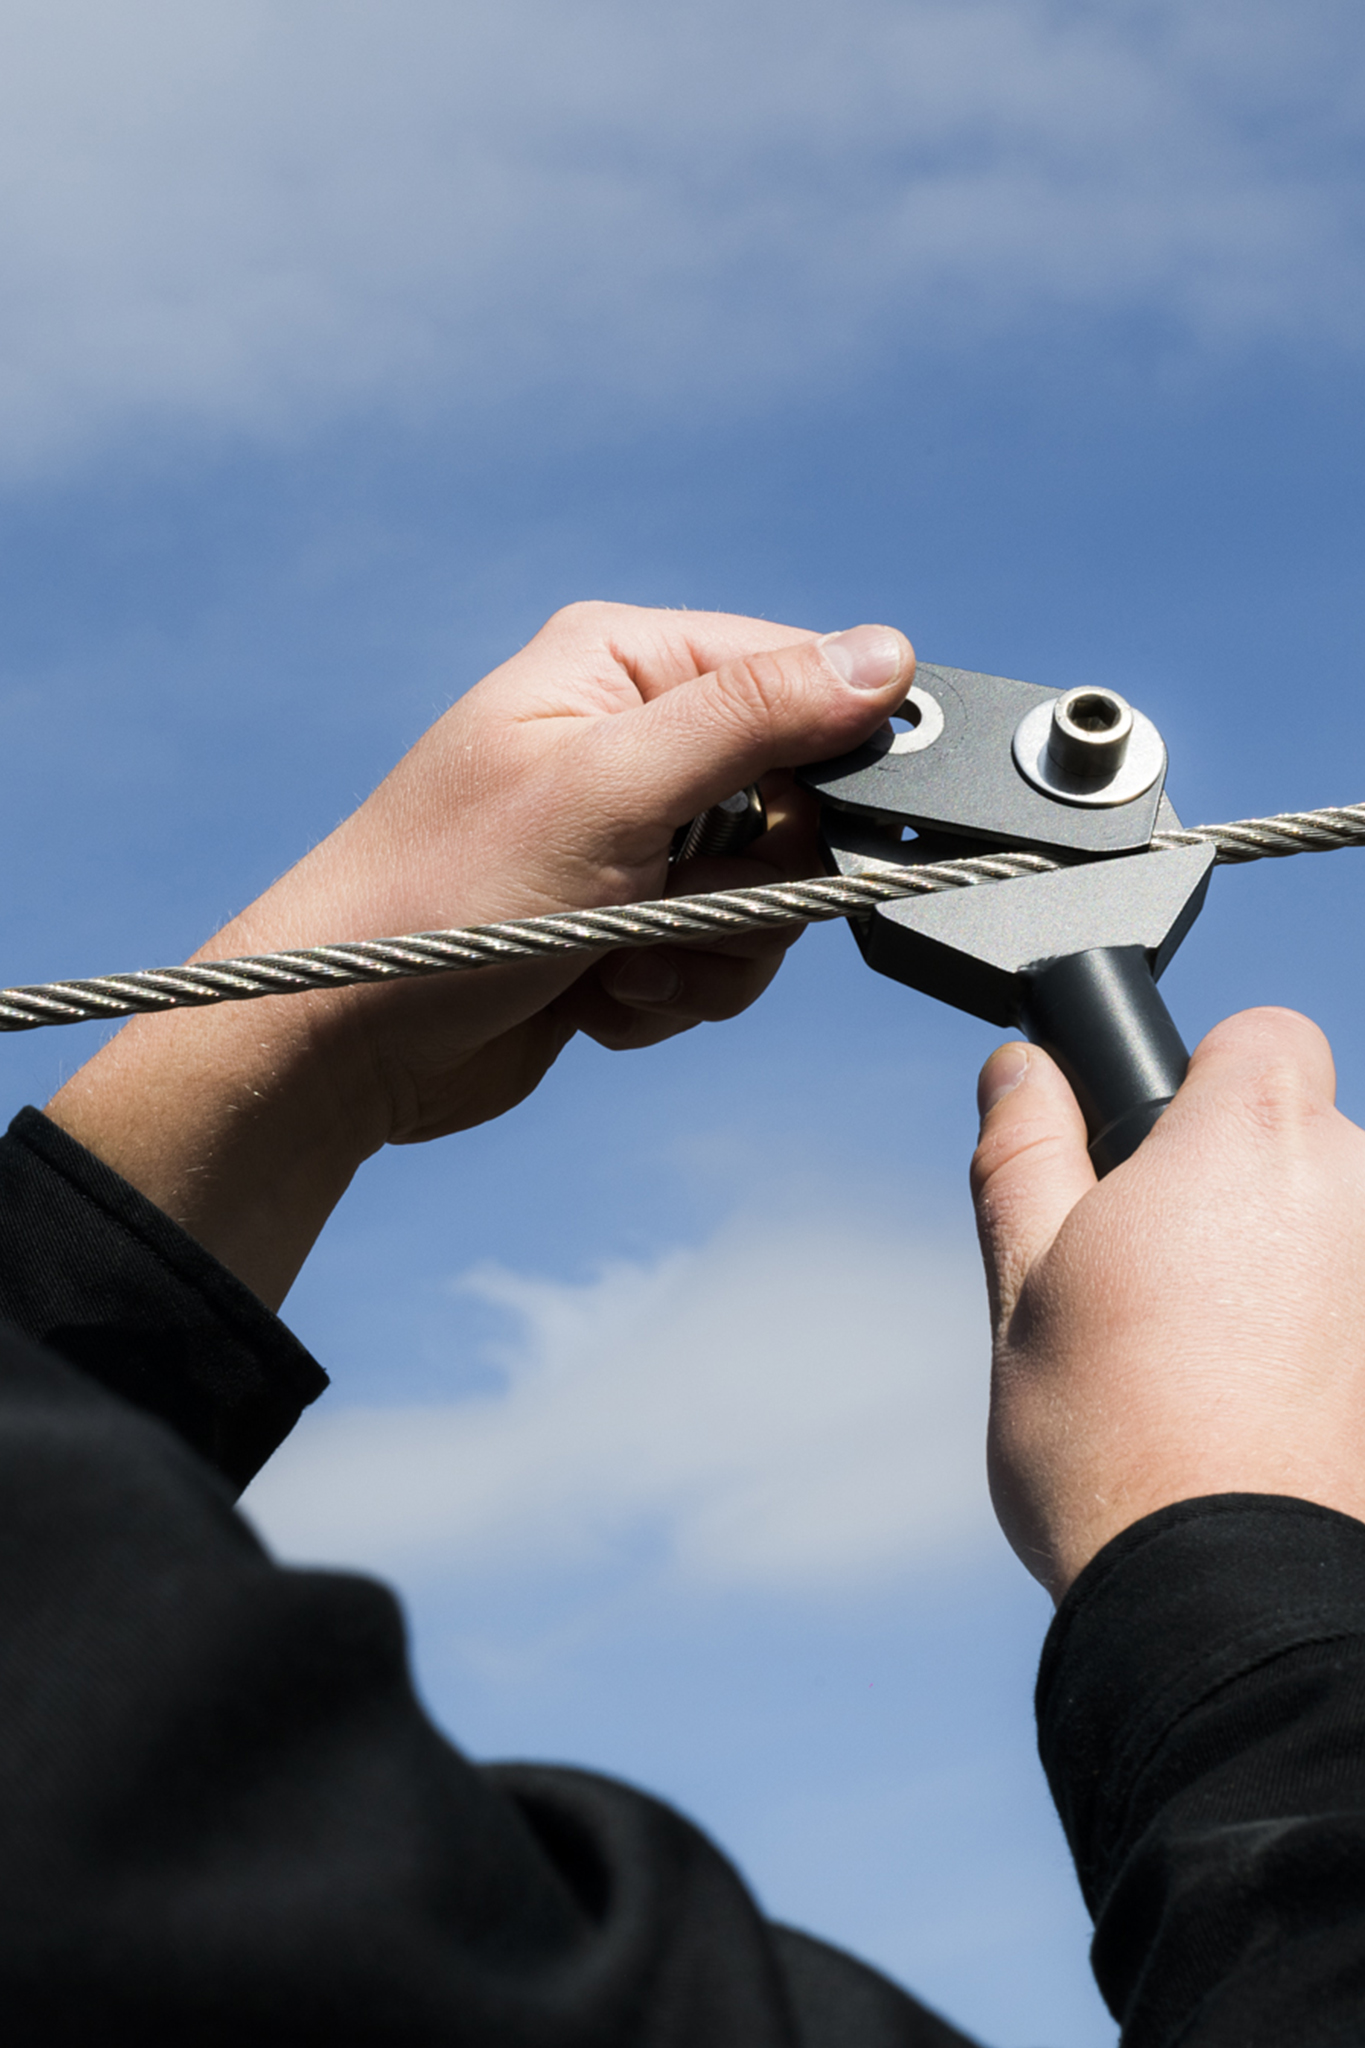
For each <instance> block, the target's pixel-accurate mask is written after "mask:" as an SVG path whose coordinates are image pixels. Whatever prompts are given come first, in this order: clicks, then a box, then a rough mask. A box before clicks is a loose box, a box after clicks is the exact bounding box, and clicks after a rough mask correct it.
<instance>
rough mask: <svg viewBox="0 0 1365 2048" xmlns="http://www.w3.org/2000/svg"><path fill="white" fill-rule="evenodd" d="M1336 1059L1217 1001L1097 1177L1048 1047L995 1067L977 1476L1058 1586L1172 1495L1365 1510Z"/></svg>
mask: <svg viewBox="0 0 1365 2048" xmlns="http://www.w3.org/2000/svg"><path fill="white" fill-rule="evenodd" d="M1335 1078H1336V1077H1335V1072H1334V1069H1333V1065H1332V1056H1331V1052H1330V1049H1329V1047H1328V1045H1327V1041H1326V1039H1325V1038H1324V1037H1323V1035H1322V1033H1321V1032H1320V1031H1319V1030H1318V1029H1317V1027H1316V1026H1315V1025H1313V1024H1311V1023H1309V1022H1308V1020H1307V1019H1306V1018H1304V1017H1300V1016H1298V1015H1296V1014H1295V1013H1294V1012H1292V1011H1288V1010H1251V1011H1247V1012H1245V1013H1244V1014H1243V1015H1241V1016H1237V1017H1233V1018H1230V1019H1229V1020H1228V1021H1227V1022H1226V1023H1223V1024H1220V1025H1219V1026H1218V1027H1217V1029H1216V1030H1214V1031H1212V1032H1210V1033H1209V1036H1208V1037H1207V1038H1206V1039H1205V1040H1204V1042H1203V1044H1202V1045H1201V1046H1200V1047H1199V1049H1198V1050H1197V1052H1196V1053H1195V1055H1194V1058H1193V1060H1192V1061H1191V1065H1190V1072H1189V1077H1188V1079H1187V1081H1186V1082H1185V1085H1184V1087H1183V1088H1182V1089H1181V1091H1180V1093H1179V1095H1178V1096H1177V1097H1176V1099H1175V1101H1174V1102H1173V1103H1172V1105H1171V1107H1170V1108H1169V1109H1168V1110H1167V1112H1166V1114H1165V1115H1164V1116H1163V1118H1162V1119H1161V1121H1160V1123H1159V1124H1158V1125H1157V1127H1156V1129H1155V1130H1154V1131H1153V1132H1152V1133H1151V1135H1150V1136H1149V1137H1148V1138H1147V1139H1146V1140H1145V1142H1144V1143H1143V1144H1142V1146H1141V1147H1140V1148H1139V1150H1138V1151H1137V1153H1136V1154H1135V1155H1134V1157H1133V1158H1132V1159H1130V1160H1128V1161H1127V1162H1126V1163H1125V1164H1124V1165H1123V1166H1120V1167H1119V1168H1117V1169H1116V1170H1115V1172H1113V1173H1112V1174H1110V1175H1109V1176H1108V1177H1107V1179H1105V1180H1104V1181H1103V1182H1101V1183H1099V1184H1098V1185H1097V1184H1096V1180H1095V1175H1094V1172H1093V1169H1092V1168H1091V1166H1090V1162H1089V1159H1088V1158H1087V1156H1086V1149H1085V1127H1084V1124H1083V1122H1082V1119H1081V1114H1080V1111H1079V1109H1078V1108H1077V1106H1076V1102H1075V1098H1074V1097H1073V1095H1072V1093H1071V1090H1070V1088H1069V1087H1068V1086H1067V1084H1066V1082H1065V1080H1064V1079H1063V1078H1062V1076H1061V1074H1060V1073H1059V1071H1058V1070H1057V1068H1056V1067H1055V1066H1054V1065H1053V1063H1052V1061H1051V1060H1050V1059H1049V1058H1048V1057H1047V1055H1046V1054H1045V1053H1043V1052H1040V1051H1039V1050H1038V1049H1037V1048H1036V1047H1034V1046H1023V1045H1007V1046H1002V1047H1001V1049H1000V1050H999V1051H998V1052H996V1053H994V1054H993V1055H992V1057H991V1058H990V1060H989V1061H988V1062H987V1063H986V1066H985V1068H984V1070H983V1072H982V1077H981V1105H982V1110H983V1122H982V1131H981V1140H980V1144H979V1146H978V1148H977V1153H976V1158H975V1161H974V1162H973V1170H972V1184H973V1192H974V1194H975V1198H976V1205H977V1219H978V1225H979V1228H980V1234H981V1243H982V1249H983V1252H984V1255H985V1261H986V1272H987V1280H988V1284H989V1288H990V1294H991V1309H992V1317H993V1322H994V1330H995V1351H994V1374H993V1387H992V1404H991V1422H990V1441H989V1461H990V1474H991V1490H992V1494H993V1497H994V1501H995V1507H996V1513H997V1514H998V1515H999V1517H1000V1521H1001V1525H1002V1527H1003V1528H1004V1530H1005V1533H1006V1535H1007V1536H1008V1537H1009V1539H1010V1542H1011V1543H1012V1544H1013V1546H1014V1548H1015V1550H1016V1551H1017V1552H1018V1554H1019V1556H1020V1558H1021V1559H1022V1560H1023V1562H1024V1563H1025V1564H1026V1565H1027V1566H1028V1568H1029V1570H1030V1571H1031V1572H1032V1573H1033V1574H1034V1575H1035V1577H1037V1578H1039V1579H1041V1580H1042V1582H1043V1584H1044V1585H1046V1586H1047V1587H1048V1588H1049V1590H1050V1591H1051V1592H1052V1594H1053V1595H1054V1597H1055V1598H1058V1599H1060V1597H1061V1596H1062V1594H1063V1593H1064V1592H1065V1591H1066V1589H1067V1587H1068V1586H1069V1585H1070V1584H1071V1582H1072V1580H1073V1579H1074V1578H1075V1577H1076V1574H1077V1573H1078V1572H1079V1571H1080V1570H1081V1569H1082V1567H1083V1566H1084V1565H1085V1564H1086V1563H1088V1561H1089V1560H1090V1559H1091V1558H1092V1557H1093V1556H1094V1555H1095V1554H1096V1552H1097V1551H1098V1550H1100V1549H1101V1548H1102V1546H1103V1545H1104V1544H1105V1543H1107V1542H1108V1541H1109V1539H1110V1538H1111V1537H1112V1536H1116V1535H1117V1534H1118V1533H1119V1532H1120V1531H1121V1530H1122V1529H1125V1528H1127V1527H1128V1526H1129V1525H1130V1524H1131V1523H1133V1522H1135V1521H1138V1520H1139V1519H1140V1518H1141V1517H1142V1516H1143V1515H1146V1514H1150V1513H1152V1512H1154V1511H1155V1510H1156V1509H1157V1508H1160V1507H1165V1506H1167V1505H1169V1504H1170V1503H1172V1502H1175V1501H1179V1500H1189V1499H1194V1498H1197V1497H1198V1496H1200V1495H1203V1494H1212V1493H1223V1492H1249V1493H1270V1494H1288V1495H1292V1496H1294V1497H1296V1498H1298V1499H1301V1500H1310V1501H1317V1502H1319V1503H1321V1504H1322V1505H1324V1506H1326V1507H1332V1508H1338V1509H1340V1510H1342V1511H1343V1512H1344V1513H1346V1514H1350V1515H1355V1516H1357V1517H1359V1518H1362V1519H1365V1232H1363V1231H1362V1217H1365V1133H1362V1132H1361V1131H1360V1130H1358V1129H1357V1127H1356V1126H1355V1125H1354V1124H1352V1123H1351V1122H1349V1121H1348V1119H1347V1118H1345V1117H1344V1116H1342V1115H1341V1114H1340V1113H1339V1112H1338V1110H1337V1109H1336V1108H1335V1106H1334V1092H1335Z"/></svg>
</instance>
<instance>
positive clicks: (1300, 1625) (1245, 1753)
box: [0, 1111, 1365, 2048]
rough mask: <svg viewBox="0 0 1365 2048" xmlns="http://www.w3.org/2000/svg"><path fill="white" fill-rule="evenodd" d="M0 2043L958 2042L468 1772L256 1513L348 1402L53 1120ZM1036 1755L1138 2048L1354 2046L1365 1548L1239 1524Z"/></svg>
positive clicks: (1058, 1692)
mask: <svg viewBox="0 0 1365 2048" xmlns="http://www.w3.org/2000/svg"><path fill="white" fill-rule="evenodd" d="M0 1316H3V1317H4V1318H5V1319H6V1322H7V1324H8V1328H7V1329H5V1330H4V1331H3V1332H0V2026H3V2030H4V2038H5V2040H6V2042H12V2043H14V2044H15V2048H21V2044H24V2048H26V2044H29V2043H32V2044H35V2048H36V2044H42V2048H48V2044H52V2048H58V2044H66V2043H72V2044H74V2043H77V2042H79V2043H80V2044H81V2048H99V2044H101V2043H103V2042H122V2041H125V2040H126V2041H133V2040H136V2041H138V2042H141V2043H152V2044H155V2043H159V2042H163V2041H164V2042H167V2043H175V2044H177V2048H180V2044H185V2048H216V2044H219V2043H221V2044H224V2048H227V2044H231V2048H244V2044H251V2048H273V2044H279V2048H285V2044H289V2048H308V2044H312V2043H317V2044H320V2048H321V2044H324V2043H325V2044H327V2048H353V2044H360V2043H365V2044H376V2048H378V2044H381V2043H382V2044H384V2048H409V2044H411V2048H416V2044H419V2043H420V2044H423V2048H425V2044H432V2048H436V2044H441V2048H494V2044H497V2048H920V2044H923V2048H947V2044H951V2043H953V2042H961V2041H964V2040H965V2038H966V2037H965V2036H963V2035H960V2034H958V2033H956V2032H955V2031H954V2030H953V2029H952V2028H951V2027H949V2026H948V2025H947V2024H946V2023H945V2022H943V2021H941V2020H938V2019H936V2018H935V2017H934V2016H933V2015H932V2014H930V2013H928V2012H927V2011H925V2009H924V2008H922V2007H921V2006H919V2005H917V2004H916V2003H915V2001H914V2000H913V1999H911V1998H910V1997H908V1995H907V1994H905V1993H904V1992H902V1991H900V1990H898V1989H897V1988H896V1987H895V1986H893V1985H891V1984H889V1983H887V1982H886V1980H885V1979H883V1978H881V1977H879V1976H878V1975H877V1974H876V1973H875V1972H873V1971H871V1970H868V1969H866V1968H865V1967H863V1966H862V1965H860V1964H858V1963H855V1962H854V1961H852V1960H851V1959H849V1958H847V1957H844V1956H841V1955H840V1954H838V1953H837V1952H836V1951H834V1950H832V1949H829V1948H826V1947H824V1946H823V1945H822V1944H820V1943H818V1942H815V1941H812V1940H810V1939H809V1938H808V1937H806V1936H803V1935H799V1934H795V1933H793V1932H791V1931H790V1930H787V1929H783V1928H779V1927H774V1926H772V1925H771V1924H769V1923H768V1922H766V1921H765V1920H764V1919H763V1918H762V1916H761V1915H760V1914H759V1912H758V1910H757V1908H756V1906H755V1905H754V1903H753V1901H752V1900H751V1899H750V1898H749V1896H748V1894H747V1893H746V1891H745V1889H744V1886H743V1884H742V1883H741V1881H740V1879H739V1878H738V1876H737V1875H736V1874H735V1872H734V1870H733V1869H732V1868H731V1867H730V1865H729V1864H728V1863H727V1862H726V1861H725V1859H724V1858H723V1857H722V1856H721V1854H720V1853H719V1852H718V1851H717V1850H716V1849H715V1848H714V1847H713V1846H712V1845H711V1844H710V1843H709V1842H708V1841H707V1840H706V1838H705V1837H704V1836H703V1835H701V1834H700V1833H699V1832H698V1830H697V1829H696V1828H694V1827H693V1826H691V1824H690V1823H689V1822H687V1821H686V1820H684V1819H682V1818H681V1817H680V1816H679V1815H677V1814H675V1813H673V1812H672V1811H670V1810H669V1809H668V1808H667V1807H664V1806H662V1805H660V1804H658V1803H657V1802H655V1801H653V1800H650V1799H648V1798H646V1797H644V1796H643V1795H642V1794H640V1793H637V1792H634V1791H631V1790H628V1789H627V1788H625V1787H624V1786H621V1785H617V1784H613V1783H612V1782H610V1781H609V1780H606V1779H602V1778H596V1777H591V1776H588V1775H586V1774H582V1773H576V1772H572V1771H564V1770H548V1769H538V1768H534V1767H528V1766H522V1765H517V1766H501V1767H497V1768H493V1769H487V1768H476V1767H475V1766H473V1765H471V1764H470V1763H468V1762H467V1761H466V1760H465V1759H464V1758H463V1757H462V1756H461V1755H460V1754H459V1752H458V1751H457V1750H455V1749H453V1748H452V1747H451V1745H450V1744H449V1743H448V1742H447V1741H446V1740H445V1739H444V1737H442V1736H441V1735H440V1734H439V1733H438V1731H437V1730H436V1729H435V1728H433V1727H432V1725H431V1723H430V1722H429V1721H428V1720H427V1719H426V1717H425V1715H424V1714H423V1712H422V1710H421V1708H420V1707H419V1705H418V1704H417V1701H416V1699H415V1697H414V1695H413V1691H412V1685H411V1680H410V1678H409V1675H408V1670H407V1663H406V1654H405V1645H404V1639H403V1626H402V1621H401V1617H400V1615H399V1612H398V1609H397V1606H396V1604H395V1602H394V1600H393V1599H392V1597H391V1596H390V1594H388V1593H387V1592H386V1591H385V1590H384V1589H383V1588H382V1587H380V1586H377V1585H375V1584H373V1583H371V1582H370V1581H368V1580H366V1579H362V1578H357V1577H354V1576H350V1575H343V1574H339V1573H329V1572H317V1571H310V1572H304V1571H286V1570H282V1569H280V1567H279V1566H277V1565H275V1564H274V1563H272V1561H271V1560H270V1559H269V1557H267V1556H266V1555H265V1553H264V1552H263V1551H262V1549H261V1547H260V1545H259V1544H258V1542H257V1541H256V1539H255V1538H254V1536H253V1535H252V1534H251V1532H250V1531H249V1530H248V1529H247V1528H246V1526H245V1524H244V1523H242V1522H241V1521H240V1520H239V1519H238V1518H237V1517H236V1515H235V1514H234V1512H233V1508H232V1502H233V1499H234V1497H235V1494H236V1493H237V1492H238V1491H239V1490H240V1488H241V1487H242V1486H244V1485H245V1484H246V1482H247V1480H248V1479H249V1478H250V1477H251V1475H252V1474H253V1473H254V1472H255V1471H256V1470H257V1469H258V1468H259V1466H260V1465H261V1464H262V1463H263V1462H264V1460H265V1459H266V1458H267V1457H268V1456H269V1455H270V1452H271V1451H272V1450H273V1449H274V1447H275V1446H276V1445H277V1444H278V1443H279V1441H280V1440H281V1439H282V1438H283V1437H284V1436H285V1435H286V1434H287V1432H288V1430H289V1428H290V1427H291V1425H292V1423H293V1422H294V1420H295V1419H296V1418H297V1416H298V1414H299V1412H300V1410H301V1409H302V1407H303V1406H305V1405H306V1404H307V1403H308V1402H309V1401H311V1400H313V1399H315V1398H316V1396H317V1395H318V1394H319V1393H320V1392H321V1391H322V1389H323V1387H324V1386H325V1385H326V1376H325V1375H324V1374H323V1372H322V1371H321V1369H320V1368H319V1367H318V1366H317V1365H316V1364H315V1363H314V1362H313V1360H312V1359H311V1358H309V1357H308V1355H307V1353H306V1352H304V1351H303V1350H302V1349H301V1348H300V1347H299V1346H298V1345H297V1344H296V1343H295V1341H294V1340H293V1338H292V1337H291V1336H290V1335H289V1333H288V1332H287V1331H286V1330H285V1329H284V1327H283V1325H282V1324H280V1323H279V1322H277V1321H276V1319H275V1318H274V1317H273V1316H271V1315H270V1314H268V1313H267V1311H266V1310H265V1309H263V1308H262V1307H261V1305H260V1304H259V1302H257V1301H256V1300H255V1298H254V1297H253V1296H252V1295H251V1294H250V1293H249V1292H248V1291H247V1290H246V1289H245V1288H244V1287H242V1286H241V1285H240V1284H239V1283H238V1282H237V1281H236V1280H234V1279H233V1278H232V1276H231V1275H230V1274H228V1273H226V1272H225V1271H224V1270H223V1269H222V1268H221V1267H220V1266H218V1265H217V1264H216V1263H215V1262H214V1261H213V1260H212V1259H211V1258H210V1257H209V1256H208V1255H207V1253H205V1252H204V1251H203V1250H202V1249H201V1248H200V1247H199V1246H197V1245H196V1244H194V1243H193V1242H192V1241H191V1240H190V1239H189V1238H187V1237H186V1236H185V1235H184V1234H183V1232H181V1231H180V1230H179V1229H178V1228H177V1227H176V1226H175V1225H174V1224H173V1223H171V1222H170V1221H169V1220H168V1219H167V1218H166V1217H165V1216H163V1215H162V1214H161V1213H160V1212H159V1211H158V1210H156V1209H154V1208H153V1207H152V1206H151V1205H150V1204H148V1203H147V1202H145V1201H144V1200H143V1199H142V1198H141V1197H140V1196H139V1195H137V1194H136V1193H135V1192H134V1191H133V1190H132V1189H131V1188H129V1187H128V1186H127V1185H126V1184H125V1183H124V1182H122V1181H121V1180H120V1179H119V1178H118V1176H117V1175H115V1174H113V1173H111V1172H110V1171H109V1170H108V1169H107V1168H106V1167H104V1166H102V1165H101V1164H100V1162H99V1161H97V1160H95V1159H93V1158H92V1157H91V1156H90V1155H89V1154H88V1153H86V1152H84V1151H83V1150H82V1149H81V1147H80V1146H78V1145H76V1144H74V1143H73V1142H72V1141H71V1140H70V1139H69V1138H67V1137H65V1136H64V1134H63V1133H61V1132H60V1131H58V1130H57V1129H56V1128H55V1127H54V1126H53V1125H51V1124H50V1123H48V1122H47V1121H46V1120H45V1119H44V1118H42V1117H40V1116H38V1115H37V1114H36V1113H35V1112H33V1111H25V1112H24V1113H23V1114H22V1115H21V1116H20V1117H19V1118H18V1119H16V1121H15V1124H14V1125H13V1126H12V1127H11V1130H10V1133H9V1136H8V1137H7V1138H5V1139H4V1140H3V1141H0ZM1039 1719H1040V1734H1041V1742H1042V1748H1043V1756H1044V1762H1045V1764H1046V1766H1047V1770H1048V1774H1049V1777H1050V1780H1051V1783H1052V1787H1053V1792H1054V1795H1055V1797H1056V1799H1057V1803H1058V1806H1059V1809H1060V1811H1061V1814H1062V1818H1063V1821H1064V1824H1065V1826H1066V1828H1067V1831H1068V1835H1069V1838H1070V1840H1071V1844H1072V1848H1073V1851H1074V1853H1075V1856H1076V1861H1077V1867H1078V1869H1079V1872H1080V1876H1081V1882H1082V1884H1083V1886H1084V1888H1085V1892H1086V1896H1087V1898H1088V1900H1089V1902H1090V1904H1091V1906H1092V1909H1093V1910H1094V1912H1095V1914H1096V1918H1097V1935H1096V1947H1095V1958H1096V1968H1097V1970H1098V1973H1099V1977H1100V1982H1101V1986H1102V1988H1103V1990H1104V1992H1105V1995H1106V1997H1107V1998H1108V1999H1109V2001H1110V2003H1111V2005H1112V2006H1113V2008H1114V2010H1115V2012H1116V2014H1118V2015H1119V2016H1120V2017H1121V2018H1122V2019H1123V2021H1124V2026H1125V2035H1124V2038H1125V2041H1127V2042H1130V2043H1132V2044H1134V2048H1136V2044H1143V2048H1147V2044H1156V2043H1163V2044H1164V2043H1174V2042H1176V2041H1179V2042H1180V2043H1181V2044H1182V2048H1186V2044H1188V2048H1204V2044H1212V2043H1218V2044H1227V2048H1232V2044H1234V2043H1235V2044H1238V2048H1243V2044H1259V2043H1262V2042H1264V2043H1275V2044H1277V2048H1278V2044H1285V2043H1291V2042H1292V2043H1295V2044H1300V2043H1302V2044H1316V2043H1320V2042H1322V2043H1325V2042H1348V2041H1349V2042H1365V1526H1362V1525H1361V1524H1358V1523H1356V1522H1354V1521H1351V1520H1349V1519H1347V1518H1346V1517H1344V1516H1340V1515H1334V1514H1331V1513H1329V1512H1327V1511H1325V1510H1322V1509H1318V1508H1312V1507H1308V1506H1305V1505H1303V1504H1301V1503H1297V1502H1293V1501H1286V1500H1274V1499H1260V1498H1254V1497H1248V1498H1241V1497H1224V1498H1220V1499H1217V1500H1212V1501H1202V1502H1194V1503H1189V1504H1186V1505H1184V1506H1182V1507H1179V1508H1175V1509H1169V1510H1167V1511H1165V1512H1164V1513H1162V1514H1160V1515H1156V1516H1153V1517H1151V1518H1150V1519H1149V1520H1147V1521H1146V1522H1143V1523H1141V1524H1139V1525H1138V1527H1137V1528H1135V1529H1132V1530H1130V1531H1128V1532H1127V1533H1126V1534H1125V1535H1124V1536H1122V1537H1120V1538H1119V1539H1118V1541H1117V1542H1115V1543H1113V1544H1111V1545H1110V1546H1109V1547H1108V1549H1106V1550H1105V1551H1104V1552H1103V1553H1102V1554H1101V1556H1100V1557H1099V1558H1097V1559H1096V1560H1095V1562H1094V1563H1093V1564H1092V1565H1091V1566H1090V1567H1089V1569H1088V1570H1087V1571H1086V1572H1085V1573H1084V1574H1083V1576H1082V1578H1081V1579H1080V1581H1079V1582H1078V1583H1077V1585H1076V1586H1075V1588H1074V1589H1073V1590H1072V1592H1071V1594H1070V1595H1069V1596H1068V1598H1067V1600H1066V1602H1065V1603H1064V1605H1063V1607H1062V1609H1061V1611H1060V1613H1059V1615H1058V1617H1057V1620H1056V1622H1055V1623H1054V1625H1053V1628H1052V1631H1051V1633H1050V1635H1049V1638H1048V1642H1047V1646H1046V1648H1045V1651H1044V1657H1043V1667H1042V1674H1041V1677H1040V1680H1039Z"/></svg>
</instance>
